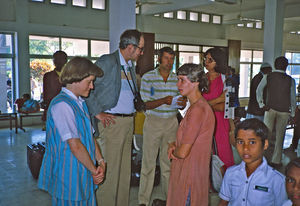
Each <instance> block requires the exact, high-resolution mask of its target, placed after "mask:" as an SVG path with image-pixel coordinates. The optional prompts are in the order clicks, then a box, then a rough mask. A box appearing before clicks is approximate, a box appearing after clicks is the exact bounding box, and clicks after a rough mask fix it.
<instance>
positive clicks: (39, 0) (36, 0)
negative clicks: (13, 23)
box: [31, 0, 44, 2]
mask: <svg viewBox="0 0 300 206" xmlns="http://www.w3.org/2000/svg"><path fill="white" fill-rule="evenodd" d="M31 1H34V2H44V0H31Z"/></svg>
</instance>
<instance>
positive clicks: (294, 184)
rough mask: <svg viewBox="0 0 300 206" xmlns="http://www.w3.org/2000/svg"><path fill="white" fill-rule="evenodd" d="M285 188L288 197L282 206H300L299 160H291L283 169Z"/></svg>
mask: <svg viewBox="0 0 300 206" xmlns="http://www.w3.org/2000/svg"><path fill="white" fill-rule="evenodd" d="M285 175H286V178H285V186H286V192H287V195H288V197H289V200H287V201H286V202H285V203H284V204H283V206H300V158H297V159H294V160H292V161H291V162H290V163H289V164H288V165H287V166H286V168H285Z"/></svg>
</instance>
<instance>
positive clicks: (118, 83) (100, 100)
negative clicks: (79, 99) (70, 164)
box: [87, 30, 144, 206]
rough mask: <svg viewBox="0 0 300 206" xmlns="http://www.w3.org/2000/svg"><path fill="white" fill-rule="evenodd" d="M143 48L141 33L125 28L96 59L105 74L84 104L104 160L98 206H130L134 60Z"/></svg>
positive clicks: (97, 194)
mask: <svg viewBox="0 0 300 206" xmlns="http://www.w3.org/2000/svg"><path fill="white" fill-rule="evenodd" d="M143 50H144V37H143V35H142V33H141V32H139V31H137V30H126V31H125V32H124V33H123V34H122V35H121V37H120V43H119V49H118V50H117V51H115V52H114V53H112V54H108V55H103V56H101V57H100V58H99V59H98V60H97V62H96V65H97V66H99V67H100V68H101V69H102V70H103V72H104V76H103V77H102V78H97V79H96V81H95V90H93V91H92V92H91V94H90V96H89V98H88V99H87V104H88V108H89V112H90V114H91V116H92V118H93V120H94V128H95V129H98V132H97V133H98V135H99V137H98V139H97V141H98V143H99V145H100V147H101V150H102V152H103V156H104V159H105V161H106V163H107V173H106V179H105V181H104V183H103V185H101V186H100V188H99V190H98V191H97V193H96V196H97V203H98V205H107V206H108V205H115V206H127V205H129V186H130V171H131V166H130V165H131V142H132V137H133V122H134V121H133V116H134V113H135V108H134V103H133V100H134V92H135V91H134V88H137V87H136V73H135V66H134V63H133V62H134V61H137V60H138V58H139V56H141V55H143Z"/></svg>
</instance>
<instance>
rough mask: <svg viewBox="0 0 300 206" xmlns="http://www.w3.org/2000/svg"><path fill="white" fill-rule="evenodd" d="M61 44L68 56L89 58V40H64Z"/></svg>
mask: <svg viewBox="0 0 300 206" xmlns="http://www.w3.org/2000/svg"><path fill="white" fill-rule="evenodd" d="M61 43H62V45H61V47H62V50H63V51H65V52H66V53H67V55H68V56H88V40H83V39H70V38H62V39H61Z"/></svg>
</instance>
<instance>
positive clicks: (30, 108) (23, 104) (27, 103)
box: [15, 94, 40, 114]
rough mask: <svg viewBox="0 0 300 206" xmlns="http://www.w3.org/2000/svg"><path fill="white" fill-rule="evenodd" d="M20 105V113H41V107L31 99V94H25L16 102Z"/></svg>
mask: <svg viewBox="0 0 300 206" xmlns="http://www.w3.org/2000/svg"><path fill="white" fill-rule="evenodd" d="M15 103H16V104H17V105H18V112H19V113H24V114H28V113H34V112H38V111H40V105H39V103H38V102H37V101H36V100H33V99H31V98H30V95H29V94H23V97H22V98H20V99H17V100H16V102H15Z"/></svg>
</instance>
